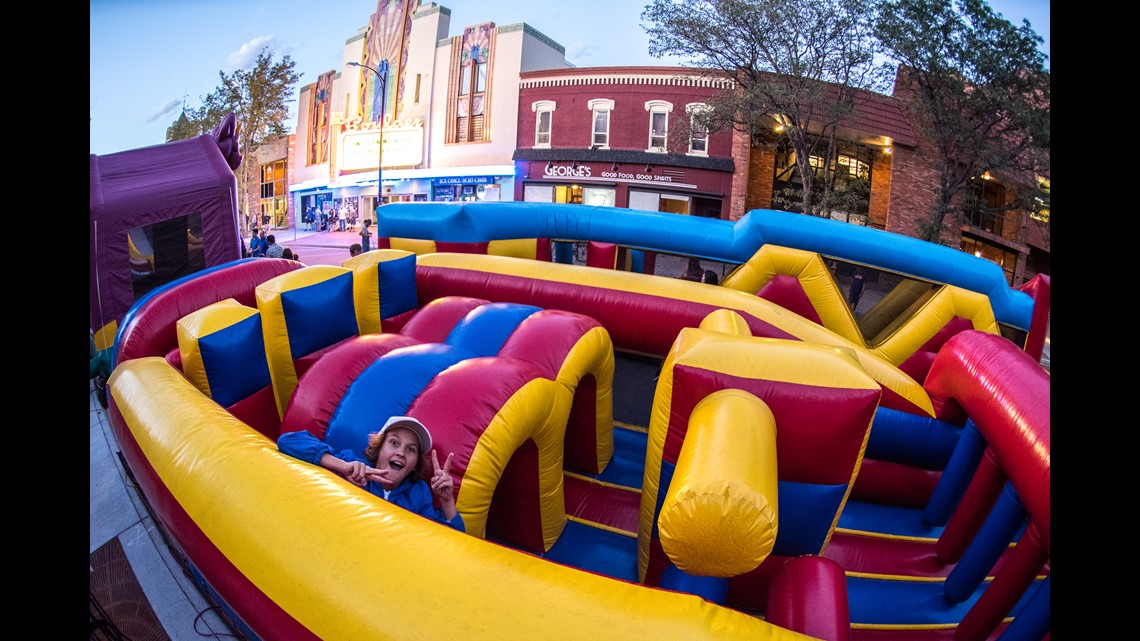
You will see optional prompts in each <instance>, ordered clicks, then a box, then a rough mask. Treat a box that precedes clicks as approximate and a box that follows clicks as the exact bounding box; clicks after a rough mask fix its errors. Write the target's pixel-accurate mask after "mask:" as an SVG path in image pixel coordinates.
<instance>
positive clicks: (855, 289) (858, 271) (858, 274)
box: [847, 267, 863, 311]
mask: <svg viewBox="0 0 1140 641" xmlns="http://www.w3.org/2000/svg"><path fill="white" fill-rule="evenodd" d="M862 295H863V268H862V267H856V268H855V273H854V274H852V275H851V286H850V287H849V288H848V289H847V304H848V305H850V306H851V311H855V308H856V307H858V305H859V297H860V296H862Z"/></svg>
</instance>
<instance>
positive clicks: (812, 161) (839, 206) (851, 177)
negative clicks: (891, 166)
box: [772, 138, 875, 221]
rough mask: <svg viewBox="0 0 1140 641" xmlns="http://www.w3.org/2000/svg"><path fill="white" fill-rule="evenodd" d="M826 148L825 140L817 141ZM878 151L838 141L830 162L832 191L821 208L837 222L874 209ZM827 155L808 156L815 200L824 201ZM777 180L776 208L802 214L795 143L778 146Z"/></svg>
mask: <svg viewBox="0 0 1140 641" xmlns="http://www.w3.org/2000/svg"><path fill="white" fill-rule="evenodd" d="M821 147H822V148H823V149H826V148H827V143H826V141H816V146H815V148H816V149H820V148H821ZM874 154H875V150H874V148H872V147H867V146H863V145H859V144H856V143H851V142H839V143H838V144H837V145H836V150H835V157H834V158H833V159H832V161H831V163H830V164H831V167H830V172H831V176H830V178H832V188H831V191H830V193H829V194H828V197H829V201H828V202H827V203H822V208H823V209H824V210H825V211H826V212H827V213H828V214H829V215H830V217H832V218H835V219H837V220H847V221H850V220H851V216H852V215H855V216H860V215H864V216H865V215H866V214H867V212H868V211H869V210H870V207H871V161H872V158H873V157H874ZM824 161H825V154H812V155H811V156H808V166H809V167H811V169H812V173H813V174H814V176H815V181H814V187H813V197H815V198H818V199H820V200H816V201H815V202H817V203H819V202H821V201H822V198H823V193H824V191H825V190H824V184H823V181H824V180H825V179H826V178H827V176H826V171H827V169H826V168H825V165H826V163H825V162H824ZM774 173H775V180H774V185H773V190H772V203H773V206H775V207H777V208H780V209H787V210H788V211H794V212H796V213H803V212H802V211H801V210H802V209H803V179H802V178H801V177H800V174H799V170H798V168H797V166H796V152H795V150H794V149H793V148H792V143H791V142H790V141H789V140H788V139H786V138H784V139H782V140H780V141H779V142H777V144H776V155H775V168H774Z"/></svg>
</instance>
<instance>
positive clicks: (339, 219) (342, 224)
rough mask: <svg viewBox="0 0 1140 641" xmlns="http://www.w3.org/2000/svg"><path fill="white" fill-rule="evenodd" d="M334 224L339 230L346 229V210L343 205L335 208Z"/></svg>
mask: <svg viewBox="0 0 1140 641" xmlns="http://www.w3.org/2000/svg"><path fill="white" fill-rule="evenodd" d="M336 224H337V229H338V230H340V231H348V227H346V225H347V224H348V212H346V211H345V210H344V206H340V207H337V208H336Z"/></svg>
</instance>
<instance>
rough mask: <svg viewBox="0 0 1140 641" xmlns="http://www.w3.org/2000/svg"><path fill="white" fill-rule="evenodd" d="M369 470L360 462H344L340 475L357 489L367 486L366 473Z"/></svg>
mask: <svg viewBox="0 0 1140 641" xmlns="http://www.w3.org/2000/svg"><path fill="white" fill-rule="evenodd" d="M369 469H371V468H369V467H368V466H367V465H365V464H364V463H362V462H360V461H345V464H344V467H343V469H342V470H341V472H340V474H341V476H343V477H344V478H346V479H348V481H349V483H352V484H353V485H356V486H358V487H364V486H365V485H368V477H367V476H366V474H365V473H366V472H367V471H368V470H369Z"/></svg>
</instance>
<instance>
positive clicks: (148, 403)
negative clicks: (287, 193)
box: [107, 203, 1051, 641]
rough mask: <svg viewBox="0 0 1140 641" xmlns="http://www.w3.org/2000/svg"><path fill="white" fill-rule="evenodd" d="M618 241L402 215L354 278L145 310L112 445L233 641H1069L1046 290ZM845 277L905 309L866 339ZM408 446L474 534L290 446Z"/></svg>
mask: <svg viewBox="0 0 1140 641" xmlns="http://www.w3.org/2000/svg"><path fill="white" fill-rule="evenodd" d="M601 210H602V208H591V207H583V206H580V205H560V204H543V205H538V204H534V203H493V204H483V205H480V206H475V207H472V206H471V205H466V204H446V205H445V204H434V203H428V204H407V205H385V206H383V207H381V208H380V210H379V212H378V213H379V216H378V218H379V220H378V225H377V227H378V230H379V234H378V235H379V239H380V241H381V248H379V249H376V250H373V251H370V252H367V253H364V254H361V255H359V256H356V257H353V258H351V259H349V260H347V261H345V262H344V263H343V265H342V266H305V265H303V264H301V263H298V262H296V261H287V260H280V259H267V258H251V259H240V260H235V261H231V262H228V263H224V264H221V265H218V266H215V267H210V268H207V269H205V270H202V271H199V272H196V273H193V274H190V275H186V276H183V277H182V278H179V279H177V280H174V281H172V282H170V283H167V284H165V285H161V286H159V287H157V288H156V289H154V290H152V291H151V292H150V293H149V294H148V295H147V296H145V297H144V298H143V299H141V300H139V301H137V302H136V303H135V304H134V305H133V306H132V308H131V309H130V311H129V312H128V313H127V314H126V315H125V318H124V320H123V322H122V325H121V327H120V328H119V331H118V333H117V335H116V340H115V367H114V371H113V373H112V374H111V377H110V379H109V381H108V386H107V389H108V393H109V394H108V395H109V415H110V418H111V423H112V426H113V429H114V430H115V434H116V437H117V439H118V441H119V444H120V446H121V448H122V453H123V456H124V459H125V461H126V462H127V464H128V466H129V467H130V469H131V470H132V472H133V474H134V476H135V478H136V479H137V481H138V484H139V487H140V488H141V490H142V493H143V495H144V497H145V499H146V501H147V503H148V505H149V507H150V509H151V511H152V513H153V514H154V516H155V520H156V522H157V523H158V524H159V526H160V527H161V528H162V529H163V531H164V532H166V533H167V534H168V535H169V540H170V542H171V545H172V549H174V550H175V552H176V553H177V554H178V555H179V556H180V557H181V558H182V559H184V560H185V562H186V564H187V567H189V568H191V570H192V572H193V574H194V576H195V577H196V578H197V580H198V581H199V583H200V584H201V585H202V586H203V588H204V589H205V590H206V591H207V592H208V593H209V594H210V595H211V597H212V598H213V599H214V600H215V601H216V602H217V603H218V604H219V605H220V606H221V607H222V608H223V610H224V611H226V612H227V613H228V614H229V615H230V617H231V618H232V620H233V621H234V622H235V623H236V624H237V625H238V626H239V628H240V629H241V631H242V632H243V634H245V635H247V636H248V637H249V638H251V639H260V640H264V641H270V640H281V641H285V640H288V641H294V640H298V639H325V640H329V641H340V640H351V639H392V640H406V639H472V640H496V641H497V640H500V639H506V638H518V639H544V640H559V639H567V640H569V639H575V640H577V639H593V640H603V639H615V640H616V639H622V640H627V639H634V638H645V639H658V640H667V639H677V640H686V641H691V640H694V639H741V640H744V639H749V640H756V639H768V640H793V639H795V640H800V639H805V640H806V639H825V640H828V641H920V640H922V641H949V640H950V639H956V640H959V641H989V640H996V639H1002V640H1005V641H1012V640H1015V639H1016V640H1034V641H1039V640H1041V639H1047V638H1048V636H1049V634H1050V629H1051V626H1050V614H1049V612H1050V610H1049V593H1050V588H1049V585H1050V576H1049V557H1050V537H1049V533H1050V516H1049V511H1050V484H1049V475H1050V454H1049V425H1050V415H1049V373H1048V372H1047V371H1046V370H1045V369H1044V368H1043V367H1042V366H1041V365H1040V364H1039V362H1038V360H1039V354H1040V345H1039V344H1038V341H1039V336H1041V335H1043V331H1044V327H1043V325H1042V326H1039V323H1043V320H1041V319H1043V318H1047V314H1048V294H1049V282H1048V278H1047V277H1039V279H1038V280H1036V281H1034V282H1033V283H1032V284H1031V285H1030V286H1027V287H1026V288H1024V289H1023V290H1014V289H1011V288H1009V287H1008V285H1006V284H1005V283H1004V277H1003V276H1002V275H1001V270H1000V268H997V266H996V265H993V264H992V263H988V262H986V261H982V260H980V259H975V258H974V257H972V256H968V255H966V254H962V253H961V252H953V251H952V250H949V249H947V248H944V247H938V246H933V245H929V244H926V243H922V242H920V241H914V240H913V239H903V238H901V237H897V236H894V235H891V234H886V233H884V232H879V231H876V230H870V229H863V228H857V227H853V226H849V225H845V224H843V223H836V222H833V221H827V220H821V219H813V218H809V217H805V216H798V215H793V214H787V213H784V212H771V211H753V212H749V214H747V215H746V217H745V218H744V219H742V220H741V221H738V222H736V223H730V222H727V221H719V220H710V219H690V218H688V217H678V216H673V215H668V214H657V213H654V212H634V211H630V212H625V211H623V212H622V216H614V215H613V214H612V211H611V212H606V211H601ZM851 232H854V233H851ZM568 243H585V244H587V245H588V247H589V249H588V252H587V256H586V261H585V262H586V263H587V264H578V263H579V261H576V260H574V258H573V256H572V255H571V254H572V252H567V251H566V250H565V249H564V248H565V247H566V245H567V244H568ZM665 254H676V255H679V256H689V257H694V256H695V257H702V258H706V259H715V260H720V261H725V262H732V263H734V264H735V267H734V268H733V269H732V271H731V273H729V274H728V275H727V277H726V278H724V279H723V280H722V281H721V282H720V283H719V284H709V283H702V282H691V281H688V280H682V279H679V278H676V277H663V276H658V275H654V274H653V273H652V272H653V270H652V269H651V268H650V267H651V265H652V264H653V263H654V261H656V260H659V259H660V258H661V257H662V256H664V255H665ZM836 261H843V262H848V263H854V264H858V265H860V266H861V267H865V268H867V269H878V270H882V271H884V272H890V273H893V274H896V275H899V276H901V277H903V278H900V279H899V281H898V284H897V285H895V287H894V289H893V290H892V291H890V292H889V293H887V294H885V295H883V296H882V297H881V299H878V300H876V301H874V305H873V307H875V308H876V309H875V310H867V311H864V312H863V313H862V314H860V317H859V318H856V316H855V315H854V314H853V312H852V310H851V307H849V305H848V302H847V301H846V300H845V296H844V295H843V293H842V291H841V288H840V287H839V285H838V284H837V282H836V280H835V278H834V277H833V273H834V271H833V268H832V267H829V264H834V263H835V262H836ZM991 268H992V269H991ZM995 270H996V273H995ZM947 279H952V280H953V282H948V280H947ZM872 311H873V312H874V313H872ZM868 336H870V337H871V338H870V339H868ZM1035 351H1036V352H1037V354H1034V352H1035ZM639 368H640V369H639ZM639 372H642V373H639ZM639 376H640V378H638V377H639ZM635 378H638V380H636V381H634V380H633V379H635ZM631 405H636V406H638V407H642V408H644V411H643V412H640V413H638V412H634V413H632V414H630V415H629V416H626V415H624V414H623V415H622V416H621V417H620V418H619V416H618V414H619V413H621V412H624V411H626V410H625V409H624V408H626V407H629V406H631ZM392 415H408V416H413V417H415V418H417V419H419V420H420V421H422V422H423V423H424V424H425V425H427V426H429V427H430V429H431V430H432V434H433V443H434V449H435V451H436V452H437V453H438V454H439V455H440V458H441V459H442V458H444V457H446V456H447V455H448V454H453V455H454V460H453V463H452V466H451V468H450V474H451V475H452V479H453V482H454V487H455V496H456V507H457V509H458V510H459V512H460V514H461V515H462V516H463V519H464V522H465V523H466V532H465V533H463V532H458V531H455V530H452V529H451V528H448V527H446V526H443V525H440V524H438V523H436V522H434V521H431V520H429V519H426V518H423V517H421V516H418V515H416V514H413V513H411V512H408V511H406V510H403V509H402V508H400V507H397V506H395V505H393V504H390V503H388V502H386V501H384V500H383V499H381V498H380V497H378V496H375V495H373V494H370V493H369V492H367V491H365V490H363V489H361V488H359V487H357V486H355V485H352V484H351V483H349V482H348V481H346V480H345V479H343V478H341V477H339V476H338V475H336V474H334V473H332V472H330V471H328V470H326V469H324V468H321V467H318V466H315V465H311V464H309V463H307V462H304V461H301V460H298V459H295V458H292V457H290V456H288V455H286V454H283V453H282V452H280V451H279V450H278V449H277V447H276V443H275V441H276V439H277V437H278V436H279V435H281V434H282V433H285V432H292V431H297V430H308V431H309V432H311V433H312V434H313V435H314V436H316V437H317V438H319V439H322V440H323V441H325V442H326V443H328V444H329V445H330V446H332V447H333V449H334V450H340V449H363V447H364V446H365V443H366V440H367V437H368V435H369V434H370V433H372V432H375V431H377V430H378V429H379V428H380V426H381V425H383V423H384V422H385V420H386V419H387V418H388V417H389V416H392ZM427 460H428V458H427V457H424V459H423V460H422V461H421V463H420V465H421V470H420V471H421V473H422V474H426V473H427V472H428V470H429V469H430V467H427V468H425V467H424V466H425V465H430V464H428V463H425V461H427Z"/></svg>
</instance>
